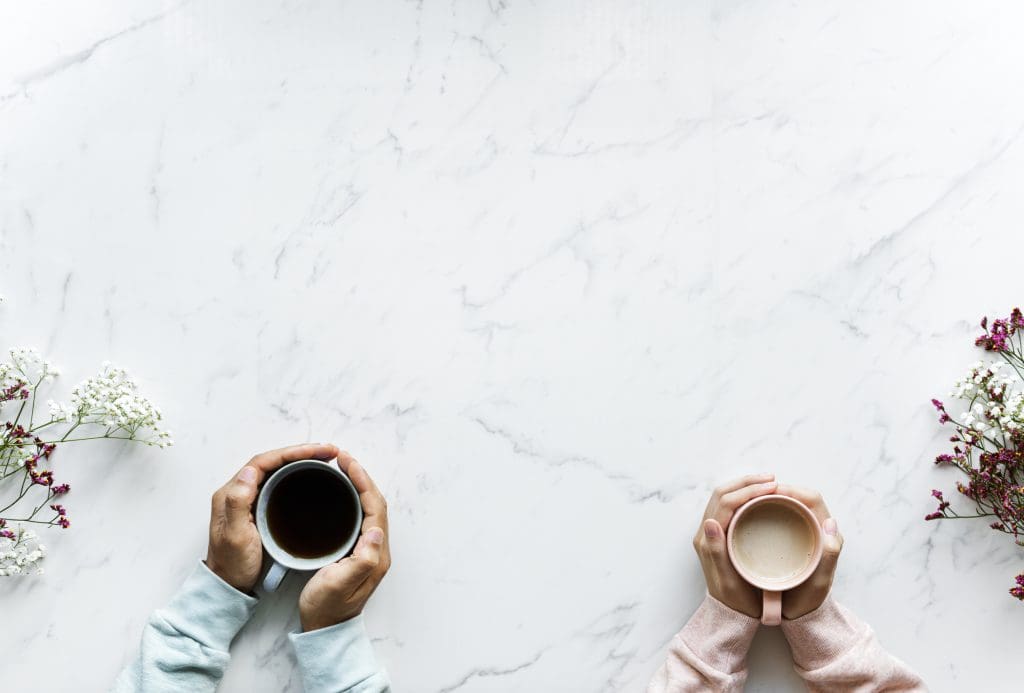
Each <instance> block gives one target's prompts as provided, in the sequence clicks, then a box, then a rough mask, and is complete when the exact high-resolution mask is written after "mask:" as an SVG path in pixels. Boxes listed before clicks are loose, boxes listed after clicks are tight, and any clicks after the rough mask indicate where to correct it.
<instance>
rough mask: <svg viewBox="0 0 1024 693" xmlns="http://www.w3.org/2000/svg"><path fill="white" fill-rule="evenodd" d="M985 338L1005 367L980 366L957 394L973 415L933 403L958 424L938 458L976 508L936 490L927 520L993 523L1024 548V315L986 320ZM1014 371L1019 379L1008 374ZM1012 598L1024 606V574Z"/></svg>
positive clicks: (944, 418) (981, 341) (979, 342)
mask: <svg viewBox="0 0 1024 693" xmlns="http://www.w3.org/2000/svg"><path fill="white" fill-rule="evenodd" d="M981 328H982V330H984V333H983V334H981V335H980V336H979V337H978V338H977V339H976V340H975V345H976V346H979V347H983V348H984V349H985V350H986V351H989V352H993V353H996V354H998V355H999V356H1000V358H1001V359H1002V362H999V361H997V362H994V363H991V364H981V363H979V364H976V365H975V366H972V368H971V371H970V372H969V373H968V375H967V377H965V378H964V379H963V380H962V381H960V382H958V383H957V387H956V389H955V391H954V393H953V395H954V396H955V397H957V398H959V399H962V400H964V401H965V402H966V403H967V411H965V412H964V413H963V414H962V415H960V416H959V417H958V418H957V419H954V418H953V417H952V416H950V414H949V413H948V412H947V411H946V406H945V405H944V404H943V403H942V402H941V401H939V400H937V399H933V400H932V406H933V407H935V410H936V411H937V412H938V415H939V417H938V418H939V423H940V424H950V423H951V424H952V426H953V429H954V432H953V435H952V436H950V438H949V441H950V443H952V444H953V448H952V451H951V452H947V453H943V454H940V455H937V456H936V457H935V463H936V464H939V465H952V466H954V467H956V468H958V469H959V470H960V471H962V472H963V473H964V475H965V476H966V483H964V482H962V481H958V482H957V484H956V488H957V491H959V492H960V494H961V495H962V496H964V497H965V498H966V499H968V500H969V501H970V502H971V503H972V504H973V505H974V508H973V511H965V512H957V511H956V510H954V509H953V507H952V504H951V503H950V502H949V501H948V500H946V499H945V498H944V497H943V494H942V492H941V491H938V490H933V491H932V496H933V497H934V498H935V499H936V500H937V501H938V507H937V508H936V509H935V511H933V512H931V513H928V514H927V515H925V518H924V519H925V520H940V519H962V518H988V519H989V527H990V528H991V529H994V530H996V531H998V532H1003V533H1005V534H1009V535H1011V536H1012V537H1013V539H1014V541H1015V543H1017V544H1018V545H1020V546H1024V393H1022V392H1021V390H1020V389H1019V388H1020V385H1021V381H1024V342H1022V335H1024V314H1022V312H1021V310H1020V309H1019V308H1014V309H1013V312H1012V313H1011V314H1010V316H1009V317H1008V318H1001V319H997V320H993V321H992V323H991V325H990V324H989V321H988V318H985V319H983V320H982V321H981ZM1007 366H1008V367H1009V368H1010V369H1011V370H1012V371H1013V372H1014V373H1015V374H1016V376H1017V380H1015V379H1014V378H1013V377H1012V376H1007V375H1004V371H1005V369H1006V367H1007ZM1015 387H1016V388H1017V389H1014V388H1015ZM1009 592H1010V594H1011V595H1012V596H1013V597H1015V598H1017V599H1019V600H1021V601H1024V573H1022V574H1020V575H1018V576H1017V577H1016V585H1015V586H1014V587H1012V588H1010V590H1009Z"/></svg>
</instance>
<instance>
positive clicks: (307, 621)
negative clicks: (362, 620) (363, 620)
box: [299, 609, 363, 633]
mask: <svg viewBox="0 0 1024 693" xmlns="http://www.w3.org/2000/svg"><path fill="white" fill-rule="evenodd" d="M362 612H363V610H362V609H359V610H358V611H351V612H348V611H347V612H344V613H341V614H332V615H331V616H329V617H325V616H324V615H321V614H308V615H306V614H303V613H302V612H301V611H300V612H299V625H300V626H301V627H302V632H303V633H309V632H311V631H314V630H323V629H324V628H330V627H331V626H336V625H338V624H339V623H344V622H345V621H351V620H352V619H353V618H355V617H356V616H359V615H360V614H361V613H362Z"/></svg>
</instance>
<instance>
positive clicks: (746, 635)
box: [647, 595, 759, 693]
mask: <svg viewBox="0 0 1024 693" xmlns="http://www.w3.org/2000/svg"><path fill="white" fill-rule="evenodd" d="M758 625H759V622H758V620H757V619H755V618H751V617H750V616H747V615H745V614H741V613H740V612H738V611H734V610H732V609H730V608H729V607H727V606H726V605H725V604H723V603H722V602H720V601H718V600H717V599H715V598H714V597H712V596H711V595H708V596H706V597H705V598H704V602H703V603H702V604H701V605H700V607H698V608H697V611H696V612H694V614H693V616H691V617H690V620H689V621H688V622H687V623H686V625H685V626H683V629H682V630H681V631H680V632H679V633H678V634H677V635H676V636H675V638H673V640H672V643H671V644H670V645H669V650H668V658H667V659H666V661H665V664H664V665H662V667H661V669H659V670H658V673H657V674H655V675H654V678H653V679H652V680H651V683H650V684H649V685H648V687H647V693H683V692H684V691H723V692H725V691H729V692H731V691H742V690H743V683H744V682H745V681H746V679H747V661H746V660H747V651H748V650H749V649H750V643H751V641H752V640H753V639H754V634H755V633H756V632H757V627H758Z"/></svg>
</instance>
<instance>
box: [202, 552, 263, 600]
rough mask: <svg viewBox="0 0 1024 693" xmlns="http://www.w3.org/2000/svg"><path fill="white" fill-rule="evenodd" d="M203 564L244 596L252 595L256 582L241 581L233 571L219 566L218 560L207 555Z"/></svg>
mask: <svg viewBox="0 0 1024 693" xmlns="http://www.w3.org/2000/svg"><path fill="white" fill-rule="evenodd" d="M203 562H204V563H205V564H206V567H207V568H209V569H210V572H211V573H213V574H214V575H216V576H217V577H219V578H220V579H221V580H223V581H224V582H225V583H227V584H228V585H229V586H231V587H233V588H234V589H236V590H238V591H239V592H241V593H243V594H250V593H251V592H252V588H253V587H254V586H255V584H256V581H255V580H252V581H243V580H239V579H238V576H237V575H235V574H233V573H232V571H230V570H228V569H227V568H225V567H224V566H222V565H220V564H218V563H217V560H216V559H215V558H214V557H213V556H211V555H209V554H207V556H206V560H205V561H203Z"/></svg>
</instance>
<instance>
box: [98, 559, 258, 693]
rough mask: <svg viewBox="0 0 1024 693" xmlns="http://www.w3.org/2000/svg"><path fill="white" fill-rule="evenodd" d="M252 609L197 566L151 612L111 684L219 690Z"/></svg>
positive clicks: (148, 691)
mask: <svg viewBox="0 0 1024 693" xmlns="http://www.w3.org/2000/svg"><path fill="white" fill-rule="evenodd" d="M255 607H256V598H255V597H250V596H249V595H247V594H243V593H241V592H239V591H238V590H236V589H235V588H234V587H232V586H231V585H229V584H227V583H226V582H224V581H223V580H221V579H220V578H219V577H217V576H216V575H214V574H213V573H212V572H211V571H210V569H209V568H207V567H206V564H205V563H203V562H201V561H200V563H199V565H198V566H197V567H196V569H195V570H194V571H193V572H192V574H191V575H190V576H189V577H188V579H187V580H185V584H184V585H182V586H181V589H180V590H178V593H177V594H176V595H175V596H174V598H173V599H172V600H171V603H170V604H168V605H167V607H166V608H164V609H159V610H157V611H155V612H154V613H153V615H152V616H151V617H150V618H149V621H148V622H147V623H146V628H145V630H144V631H143V632H142V646H141V647H140V650H139V655H138V657H136V658H135V661H133V662H132V663H131V664H129V665H128V666H127V667H126V668H125V669H124V671H122V672H121V675H120V676H118V677H117V681H115V682H114V687H113V688H112V689H111V691H112V692H113V693H141V692H142V691H145V693H162V692H163V691H167V692H168V693H171V692H172V691H173V692H174V693H179V692H180V691H190V692H195V693H201V692H203V691H213V690H215V689H216V688H217V684H218V683H219V682H220V679H221V677H222V676H223V675H224V669H226V668H227V665H228V658H229V655H228V647H229V646H230V645H231V640H232V639H233V638H234V637H235V636H236V635H237V634H238V631H239V630H241V629H242V626H244V625H245V623H246V621H248V620H249V617H250V616H251V615H252V612H253V609H254V608H255Z"/></svg>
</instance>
